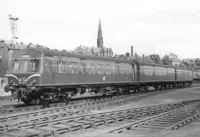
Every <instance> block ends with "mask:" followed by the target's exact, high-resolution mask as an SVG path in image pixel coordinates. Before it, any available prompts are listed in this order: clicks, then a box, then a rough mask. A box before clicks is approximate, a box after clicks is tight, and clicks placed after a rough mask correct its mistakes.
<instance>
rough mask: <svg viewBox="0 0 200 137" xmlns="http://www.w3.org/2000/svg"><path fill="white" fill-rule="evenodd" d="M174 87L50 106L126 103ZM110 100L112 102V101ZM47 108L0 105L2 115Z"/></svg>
mask: <svg viewBox="0 0 200 137" xmlns="http://www.w3.org/2000/svg"><path fill="white" fill-rule="evenodd" d="M173 90H174V89H168V90H157V91H155V90H154V91H150V92H142V93H135V94H131V95H120V96H107V97H104V98H102V97H99V98H97V97H91V98H87V100H72V101H70V102H69V104H67V105H66V103H64V102H59V103H51V104H50V105H49V107H48V108H55V109H56V108H60V107H67V108H69V109H73V108H75V109H76V108H79V107H82V106H87V105H88V106H89V105H91V104H95V102H97V103H99V102H103V101H105V102H110V101H111V102H112V101H113V100H123V101H124V103H126V102H127V101H130V100H138V99H141V98H144V97H148V96H151V95H155V94H158V93H162V92H163V91H164V92H169V91H173ZM111 102H110V103H111ZM45 109H46V108H43V107H42V105H31V106H24V105H22V104H21V105H18V104H12V105H4V106H1V107H0V116H1V115H5V114H15V113H19V112H20V113H21V112H31V111H39V110H45Z"/></svg>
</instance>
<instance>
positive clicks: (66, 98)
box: [63, 94, 70, 105]
mask: <svg viewBox="0 0 200 137" xmlns="http://www.w3.org/2000/svg"><path fill="white" fill-rule="evenodd" d="M69 99H70V98H69V95H68V94H65V95H64V97H63V100H64V102H65V104H66V105H67V104H68V103H69Z"/></svg>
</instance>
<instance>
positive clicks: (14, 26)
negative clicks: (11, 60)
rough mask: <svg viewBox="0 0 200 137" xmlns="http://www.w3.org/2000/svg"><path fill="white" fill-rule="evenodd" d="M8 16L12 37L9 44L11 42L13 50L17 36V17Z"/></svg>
mask: <svg viewBox="0 0 200 137" xmlns="http://www.w3.org/2000/svg"><path fill="white" fill-rule="evenodd" d="M8 16H9V20H10V28H11V33H12V37H11V42H12V47H11V48H12V49H14V48H15V47H14V42H15V40H16V39H18V36H17V21H18V20H19V18H18V17H13V16H12V15H11V14H9V15H8Z"/></svg>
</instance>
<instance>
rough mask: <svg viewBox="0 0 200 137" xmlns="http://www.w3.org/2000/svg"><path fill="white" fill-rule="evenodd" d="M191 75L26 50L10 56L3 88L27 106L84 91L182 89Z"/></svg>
mask: <svg viewBox="0 0 200 137" xmlns="http://www.w3.org/2000/svg"><path fill="white" fill-rule="evenodd" d="M180 72H181V73H180ZM176 73H177V74H176ZM179 73H180V74H179ZM191 74H192V71H191V70H187V69H184V70H181V69H180V68H174V67H171V66H166V65H157V64H146V63H140V62H136V61H132V60H122V59H115V58H112V57H100V56H93V55H86V54H78V53H73V52H67V51H58V50H51V49H48V48H26V49H20V50H18V51H16V52H14V53H13V55H12V60H11V66H10V69H9V73H8V74H6V76H7V78H8V84H7V85H6V86H5V88H4V89H5V91H6V92H8V91H11V92H12V94H13V95H14V96H15V98H18V99H20V100H22V101H23V102H25V103H26V104H29V103H31V102H32V101H33V100H40V101H44V100H64V101H67V100H68V98H69V97H70V96H73V95H76V94H77V93H85V92H86V91H88V92H90V93H98V94H103V95H105V94H107V93H114V94H129V93H131V92H138V91H147V90H148V89H147V87H148V86H151V87H154V88H155V89H163V88H169V87H176V86H177V85H179V86H180V87H182V86H184V85H185V84H191V83H192V80H193V79H192V76H191Z"/></svg>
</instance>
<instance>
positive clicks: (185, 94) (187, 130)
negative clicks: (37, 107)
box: [0, 87, 200, 137]
mask: <svg viewBox="0 0 200 137" xmlns="http://www.w3.org/2000/svg"><path fill="white" fill-rule="evenodd" d="M197 98H200V87H193V88H182V89H175V90H172V91H166V92H165V93H161V94H157V95H153V96H150V97H146V98H145V99H141V100H139V101H134V102H132V103H129V104H124V105H121V106H116V107H114V106H113V107H112V108H109V109H103V110H99V111H98V110H95V111H94V112H105V111H114V110H120V109H128V108H136V107H143V106H149V105H156V104H165V103H171V102H176V101H182V100H189V99H197ZM16 102H17V100H16V101H14V102H10V101H9V100H6V101H1V100H0V105H2V104H10V103H16ZM199 123H200V122H199ZM199 126H200V124H190V125H186V126H185V127H183V128H180V129H179V130H175V131H167V132H165V133H163V134H162V135H160V136H159V137H200V128H199ZM99 132H100V131H99ZM66 136H67V134H66ZM90 136H91V135H90ZM115 136H116V137H120V136H124V137H133V136H134V137H144V136H140V135H139V136H138V135H133V134H109V135H106V137H115ZM102 137H103V136H102ZM146 137H148V135H147V136H146Z"/></svg>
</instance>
